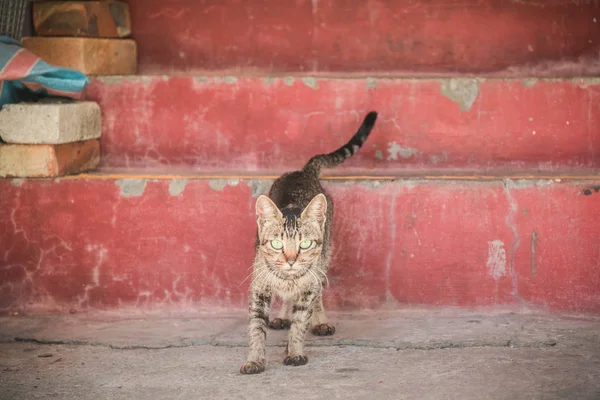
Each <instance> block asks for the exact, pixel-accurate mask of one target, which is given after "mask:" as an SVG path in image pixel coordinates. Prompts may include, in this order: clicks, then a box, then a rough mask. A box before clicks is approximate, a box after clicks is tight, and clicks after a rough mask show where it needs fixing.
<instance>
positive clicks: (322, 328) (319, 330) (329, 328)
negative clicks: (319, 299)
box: [311, 324, 335, 336]
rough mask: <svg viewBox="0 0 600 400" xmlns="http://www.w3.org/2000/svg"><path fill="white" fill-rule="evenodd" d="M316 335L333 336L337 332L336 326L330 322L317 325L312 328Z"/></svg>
mask: <svg viewBox="0 0 600 400" xmlns="http://www.w3.org/2000/svg"><path fill="white" fill-rule="evenodd" d="M311 332H312V334H313V335H315V336H331V335H333V334H334V333H335V326H333V325H329V324H321V325H315V326H313V327H312V330H311Z"/></svg>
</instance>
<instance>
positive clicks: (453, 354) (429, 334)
mask: <svg viewBox="0 0 600 400" xmlns="http://www.w3.org/2000/svg"><path fill="white" fill-rule="evenodd" d="M330 320H331V322H332V323H333V324H335V325H336V327H337V329H336V333H335V335H334V336H331V337H327V338H319V337H314V336H312V335H309V336H308V337H307V339H306V355H307V356H308V365H306V366H303V367H293V368H292V367H286V366H284V365H283V364H282V359H283V353H284V346H285V340H286V332H282V331H269V332H268V333H267V344H268V347H267V370H266V371H265V372H264V373H262V374H261V375H259V376H254V377H252V378H249V379H246V378H243V377H241V376H240V375H239V372H238V370H239V366H240V365H241V363H242V362H243V361H244V360H245V358H246V356H247V351H248V349H247V348H246V343H247V339H246V329H247V325H246V324H247V322H246V311H245V310H216V309H214V308H213V309H211V310H210V311H198V310H196V311H194V312H191V313H190V312H188V313H183V312H177V313H175V314H168V313H144V314H143V315H141V314H140V313H126V312H118V313H86V314H80V315H66V316H52V317H42V318H40V317H33V318H32V317H5V318H0V354H2V355H3V358H2V359H1V361H0V362H1V365H2V367H3V369H2V371H3V373H2V374H0V384H1V385H2V394H3V396H4V398H12V399H17V398H18V399H20V398H36V397H43V396H54V397H67V398H77V399H94V400H95V399H98V398H106V397H110V398H114V399H131V398H135V399H154V398H171V397H172V395H173V393H177V397H178V398H180V399H197V398H198V393H202V394H203V395H202V398H205V399H222V398H228V399H229V398H234V399H238V398H239V399H250V398H252V397H255V396H256V393H261V394H262V395H263V396H265V397H267V398H271V397H277V396H278V395H280V394H281V390H282V386H280V385H277V384H274V383H273V382H285V391H286V398H289V399H310V398H315V399H320V398H329V397H331V393H330V392H331V391H332V390H335V392H334V393H335V394H336V395H337V396H338V397H340V398H351V399H357V398H358V399H367V398H377V399H440V398H444V399H463V400H464V399H469V400H470V399H473V400H480V399H515V398H518V399H520V398H534V399H537V398H543V399H564V398H569V399H571V398H576V399H590V400H591V399H596V398H597V397H598V393H600V369H599V368H598V364H599V363H600V338H599V336H598V331H599V329H600V321H599V320H598V319H597V318H595V319H594V318H572V317H571V318H568V317H557V316H548V315H523V314H512V313H510V314H508V313H497V312H496V313H491V314H490V313H485V314H482V313H474V312H465V311H458V310H449V309H442V310H440V309H433V310H432V309H404V310H399V311H392V312H389V311H388V312H373V311H371V312H368V313H366V312H362V313H360V312H357V313H352V314H347V313H345V314H341V313H330ZM131 350H135V351H131ZM240 379H243V380H244V384H243V385H240ZM89 382H94V383H93V384H89ZM332 382H333V383H332ZM415 382H417V383H415ZM507 382H510V384H507ZM333 385H335V386H333ZM333 387H334V389H332V388H333Z"/></svg>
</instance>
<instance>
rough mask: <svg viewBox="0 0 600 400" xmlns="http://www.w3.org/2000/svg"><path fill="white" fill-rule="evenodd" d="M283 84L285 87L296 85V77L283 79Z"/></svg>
mask: <svg viewBox="0 0 600 400" xmlns="http://www.w3.org/2000/svg"><path fill="white" fill-rule="evenodd" d="M283 84H284V85H285V86H292V85H293V84H294V77H293V76H286V77H285V78H283Z"/></svg>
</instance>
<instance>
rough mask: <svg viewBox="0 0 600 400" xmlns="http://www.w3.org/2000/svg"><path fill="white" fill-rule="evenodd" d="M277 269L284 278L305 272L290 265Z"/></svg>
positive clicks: (298, 275) (295, 276)
mask: <svg viewBox="0 0 600 400" xmlns="http://www.w3.org/2000/svg"><path fill="white" fill-rule="evenodd" d="M279 271H280V272H281V275H282V276H283V278H284V279H295V278H298V277H300V276H302V275H304V274H305V273H306V272H305V271H304V269H299V268H292V267H285V268H281V269H280V270H279Z"/></svg>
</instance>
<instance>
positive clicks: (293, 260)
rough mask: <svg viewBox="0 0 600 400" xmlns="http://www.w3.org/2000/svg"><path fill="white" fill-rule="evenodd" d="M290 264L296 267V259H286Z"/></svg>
mask: <svg viewBox="0 0 600 400" xmlns="http://www.w3.org/2000/svg"><path fill="white" fill-rule="evenodd" d="M285 261H286V262H287V263H288V264H290V265H294V263H295V262H296V257H293V258H292V257H290V258H286V260H285Z"/></svg>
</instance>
